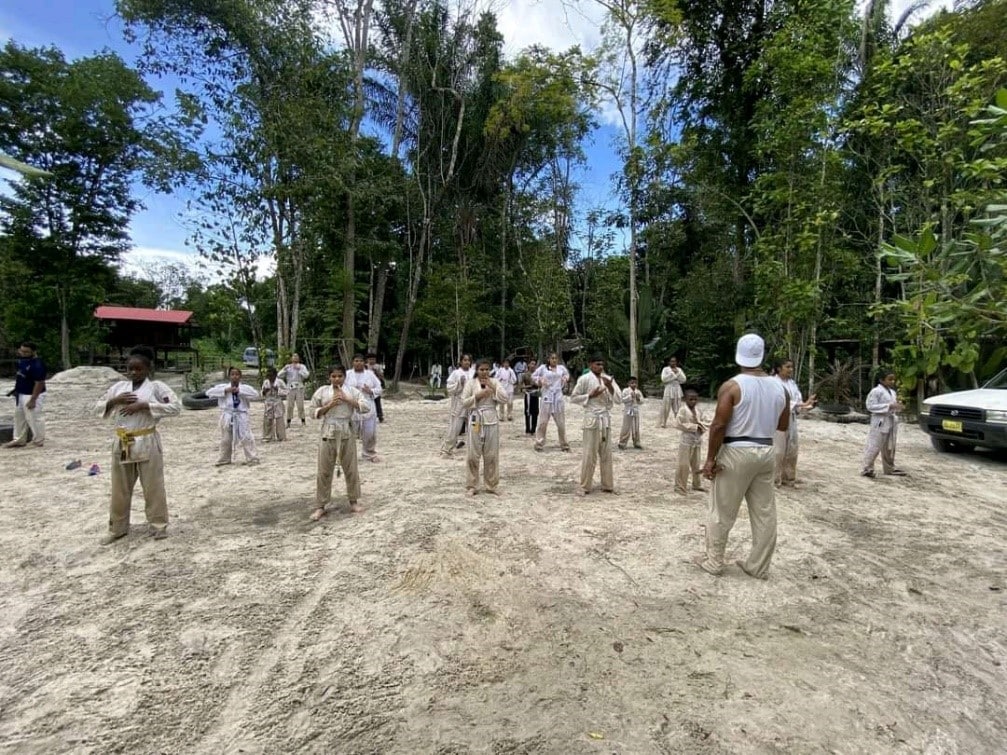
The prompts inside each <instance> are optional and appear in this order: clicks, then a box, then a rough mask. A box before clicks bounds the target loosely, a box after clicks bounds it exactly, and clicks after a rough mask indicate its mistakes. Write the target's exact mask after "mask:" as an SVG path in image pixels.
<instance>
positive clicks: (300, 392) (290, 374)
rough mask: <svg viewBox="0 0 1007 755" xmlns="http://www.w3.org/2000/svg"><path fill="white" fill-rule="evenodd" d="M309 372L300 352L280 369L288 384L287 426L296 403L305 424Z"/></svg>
mask: <svg viewBox="0 0 1007 755" xmlns="http://www.w3.org/2000/svg"><path fill="white" fill-rule="evenodd" d="M309 374H310V373H309V372H308V368H307V367H305V366H304V365H303V364H301V357H300V355H299V354H291V355H290V364H287V365H284V367H283V369H282V370H280V377H281V378H283V380H284V381H285V382H286V384H287V427H290V420H292V419H293V418H294V406H295V405H296V407H297V415H298V416H299V417H300V418H301V424H302V425H303V424H304V381H305V380H307V379H308V375H309ZM206 395H207V396H209V395H210V394H209V393H208V394H206Z"/></svg>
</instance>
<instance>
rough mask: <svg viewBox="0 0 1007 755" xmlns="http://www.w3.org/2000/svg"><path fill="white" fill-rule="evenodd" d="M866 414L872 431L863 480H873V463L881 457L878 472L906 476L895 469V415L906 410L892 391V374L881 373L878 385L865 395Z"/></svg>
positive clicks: (869, 435) (893, 377) (866, 451)
mask: <svg viewBox="0 0 1007 755" xmlns="http://www.w3.org/2000/svg"><path fill="white" fill-rule="evenodd" d="M865 403H866V405H867V411H868V412H870V415H871V429H870V432H869V433H868V434H867V446H866V448H864V464H863V468H862V469H861V470H860V474H861V475H862V476H863V477H874V462H875V461H876V460H877V458H878V454H879V453H880V454H881V471H882V472H884V473H885V474H887V475H894V476H896V477H905V476H906V473H905V472H903V471H902V470H901V469H899V468H898V467H896V466H895V441H896V439H897V436H898V427H899V419H898V416H897V415H898V413H899V412H901V411H902V410H903V409H905V406H903V405H902V404H901V403H900V402H899V397H898V394H897V393H896V392H895V373H894V372H891V371H888V372H882V373H881V374H880V375H879V376H878V384H877V385H876V386H874V388H873V389H871V392H870V393H868V394H867V400H866V402H865Z"/></svg>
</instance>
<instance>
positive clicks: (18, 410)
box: [11, 393, 45, 443]
mask: <svg viewBox="0 0 1007 755" xmlns="http://www.w3.org/2000/svg"><path fill="white" fill-rule="evenodd" d="M16 399H17V404H16V405H15V406H14V437H13V438H12V439H11V440H12V441H13V442H14V443H27V442H28V431H29V430H31V439H32V442H34V443H42V442H43V441H44V440H45V416H44V415H43V414H42V405H43V404H45V394H44V393H43V394H42V395H41V396H39V397H38V398H37V399H35V408H34V409H29V408H28V406H27V404H28V402H29V401H31V394H30V393H19V394H18V395H17V396H16Z"/></svg>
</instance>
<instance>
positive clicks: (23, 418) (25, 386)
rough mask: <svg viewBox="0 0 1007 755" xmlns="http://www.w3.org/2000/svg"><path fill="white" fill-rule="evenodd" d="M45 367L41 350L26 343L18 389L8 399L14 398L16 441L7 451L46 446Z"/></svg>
mask: <svg viewBox="0 0 1007 755" xmlns="http://www.w3.org/2000/svg"><path fill="white" fill-rule="evenodd" d="M45 378H46V371H45V363H44V362H43V361H42V360H41V359H40V358H39V356H38V346H36V345H35V344H34V343H32V342H31V341H22V342H21V344H20V345H19V346H18V349H17V375H16V377H15V378H14V388H13V390H11V391H10V392H9V393H8V394H7V395H8V396H13V397H14V437H13V438H12V439H11V441H10V442H8V443H5V444H4V448H20V447H22V446H27V445H28V433H29V431H30V432H31V444H32V445H33V446H35V447H38V448H41V447H42V446H44V445H45V416H44V415H43V414H42V407H43V405H44V404H45Z"/></svg>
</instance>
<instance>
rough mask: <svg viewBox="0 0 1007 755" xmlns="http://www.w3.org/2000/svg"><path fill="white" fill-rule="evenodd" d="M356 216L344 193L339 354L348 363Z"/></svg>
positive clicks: (353, 310)
mask: <svg viewBox="0 0 1007 755" xmlns="http://www.w3.org/2000/svg"><path fill="white" fill-rule="evenodd" d="M356 235H357V227H356V218H355V217H354V214H353V194H352V193H351V192H347V194H346V239H345V244H346V246H345V249H344V250H343V328H342V339H341V341H340V344H339V356H340V358H341V359H342V361H343V364H350V362H351V361H352V358H353V350H354V344H355V342H356V335H355V333H354V318H355V316H356V296H355V295H354V294H355V291H354V288H355V286H354V284H355V283H356V241H357V240H356Z"/></svg>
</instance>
